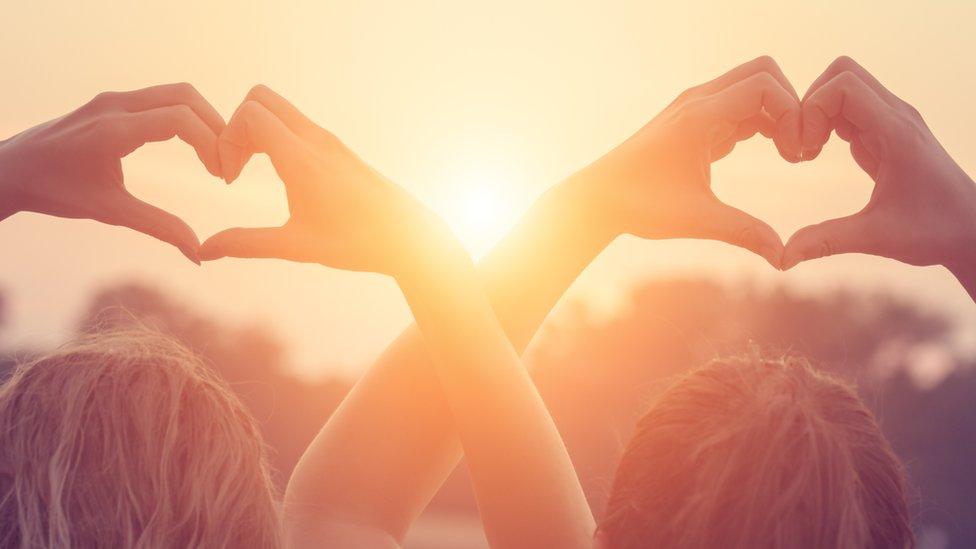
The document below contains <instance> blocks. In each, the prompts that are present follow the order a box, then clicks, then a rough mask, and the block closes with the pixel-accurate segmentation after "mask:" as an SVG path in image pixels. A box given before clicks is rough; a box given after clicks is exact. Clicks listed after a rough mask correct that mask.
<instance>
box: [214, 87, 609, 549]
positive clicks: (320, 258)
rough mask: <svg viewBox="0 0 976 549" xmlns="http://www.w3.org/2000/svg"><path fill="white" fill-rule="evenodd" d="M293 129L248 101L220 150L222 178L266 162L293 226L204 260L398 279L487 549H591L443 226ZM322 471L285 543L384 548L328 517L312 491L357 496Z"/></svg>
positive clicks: (548, 442)
mask: <svg viewBox="0 0 976 549" xmlns="http://www.w3.org/2000/svg"><path fill="white" fill-rule="evenodd" d="M260 91H261V90H259V92H260ZM271 99H274V100H281V99H280V98H278V97H276V96H274V97H272V98H271ZM281 101H283V100H281ZM281 106H283V107H285V108H291V107H290V106H287V105H281ZM284 112H285V116H286V119H287V115H288V114H289V113H290V114H294V115H296V116H298V115H297V112H296V111H293V110H286V111H284ZM291 121H292V126H291V127H289V126H287V125H286V124H285V123H284V122H283V120H282V119H281V118H278V117H277V116H275V114H273V113H272V111H270V110H269V109H267V108H266V107H264V106H263V105H262V104H261V103H257V102H254V101H247V102H245V103H244V104H243V105H242V106H241V107H240V108H239V109H238V111H237V113H235V114H234V116H233V118H232V119H231V121H230V123H229V125H228V127H227V130H226V132H225V133H224V135H222V136H221V143H220V154H221V162H222V165H224V166H225V167H227V170H228V171H227V173H228V174H231V176H233V175H235V174H236V171H237V170H239V168H240V166H241V165H242V163H243V161H245V160H246V158H247V157H248V156H250V154H251V152H255V151H260V152H267V153H268V154H269V156H270V157H271V160H272V162H273V163H274V166H275V169H276V170H277V172H278V174H279V175H280V176H281V177H282V179H283V180H284V182H285V186H286V189H287V194H288V203H289V209H290V211H291V218H290V219H289V221H288V222H287V223H286V224H285V225H284V226H282V227H275V228H264V229H231V230H229V231H225V232H223V233H221V234H219V235H217V236H215V237H213V238H212V239H211V240H208V242H207V244H206V245H205V246H204V249H203V250H202V256H203V257H204V258H205V259H213V258H216V257H220V256H223V255H246V256H249V257H280V258H283V259H290V260H295V261H305V262H317V263H322V264H325V265H330V266H334V267H341V268H345V269H349V270H368V271H374V272H380V273H385V274H390V275H393V276H395V277H396V278H397V280H398V281H399V282H400V284H401V287H402V288H403V289H404V293H405V295H406V297H407V300H408V303H409V304H410V306H411V309H412V310H413V311H414V313H415V317H416V318H417V321H418V325H419V326H420V328H421V329H422V331H423V334H424V338H423V339H424V345H425V347H426V348H427V349H428V350H429V351H430V353H431V356H432V357H433V360H432V364H433V367H434V369H435V371H436V373H437V375H438V379H439V383H438V381H437V380H435V382H434V383H435V384H436V385H437V386H439V387H442V388H443V393H444V394H445V396H446V401H447V403H448V408H449V413H450V414H451V416H452V417H453V419H454V424H455V425H456V427H457V432H458V433H459V435H460V438H461V440H462V443H463V446H464V449H465V451H466V453H467V455H468V456H469V457H470V458H471V463H472V479H473V482H474V485H475V490H476V493H477V494H478V500H479V505H480V508H481V511H482V516H483V519H484V523H485V526H486V529H487V531H488V533H489V536H490V537H491V538H492V539H493V542H494V543H495V545H497V546H502V547H539V546H552V547H573V546H586V545H589V543H590V539H589V538H590V534H591V532H592V530H593V519H592V516H591V515H590V511H589V507H588V506H587V504H586V500H585V497H584V496H583V492H582V489H581V487H580V485H579V481H578V479H577V478H576V474H575V471H574V469H573V467H572V463H571V462H570V461H569V457H568V455H567V453H566V449H565V447H564V445H563V443H562V439H561V438H560V436H559V433H558V431H557V430H556V429H555V426H554V425H553V423H552V420H551V418H550V417H549V413H548V411H547V410H546V408H545V405H544V404H543V402H542V400H541V398H540V397H539V395H538V393H537V392H536V389H535V386H534V384H533V383H532V381H531V380H530V379H529V377H528V374H527V373H526V372H525V370H524V369H523V368H522V366H521V364H520V361H519V359H518V355H517V353H515V351H514V350H513V349H512V347H511V344H510V343H509V341H508V337H507V335H506V334H505V332H504V330H502V329H501V327H500V326H499V324H498V321H497V319H496V318H495V314H494V311H493V310H492V307H491V305H490V303H489V301H488V299H487V298H486V297H485V295H484V289H483V288H482V286H481V282H480V280H479V279H478V277H477V276H476V274H475V270H474V266H473V264H472V263H471V260H470V258H469V257H468V256H467V254H466V253H465V252H464V251H463V250H462V249H461V247H460V245H459V244H458V243H457V241H456V239H454V238H453V237H451V236H450V232H449V231H448V230H447V229H446V228H445V227H443V224H442V223H441V222H440V221H439V220H436V218H435V217H434V216H432V214H430V213H429V212H427V211H426V209H425V208H423V207H422V206H421V205H420V204H419V203H417V202H416V201H415V200H413V199H412V198H411V197H409V196H408V195H407V194H406V193H404V192H403V191H402V190H401V189H399V188H398V187H396V186H395V185H392V184H391V183H390V182H389V181H387V180H386V179H385V178H383V177H382V176H381V175H379V174H377V173H376V172H375V171H373V170H371V169H370V168H369V167H368V166H366V165H365V164H364V163H362V161H360V160H359V159H358V158H356V157H355V155H353V154H352V153H351V152H350V151H349V150H348V149H346V148H345V147H344V146H343V145H342V144H341V143H340V142H338V140H335V139H334V138H333V137H331V136H330V135H328V134H327V133H326V132H325V131H324V130H321V129H318V131H314V132H313V131H309V132H304V130H314V128H313V127H311V126H308V125H298V124H297V123H296V122H301V123H302V124H305V123H306V122H307V120H304V118H301V119H291ZM414 398H416V395H415V396H414ZM374 419H379V418H374ZM374 427H375V428H378V427H379V425H378V424H376V423H365V424H363V423H361V424H358V425H350V428H351V431H350V433H349V434H350V435H354V434H356V433H357V432H358V433H359V434H360V435H362V436H368V435H369V432H370V431H371V430H372V429H373V428H374ZM326 448H327V449H328V451H329V453H330V454H336V453H338V454H346V455H347V457H346V458H345V459H346V460H349V461H348V463H355V467H362V466H363V464H362V463H356V461H357V460H356V459H354V458H357V457H358V458H368V459H372V457H373V456H376V455H379V456H381V458H382V459H380V460H378V462H380V463H381V462H383V461H387V462H395V461H398V460H399V459H400V458H401V456H402V455H403V454H402V453H395V454H391V453H377V452H376V451H370V452H368V453H366V454H363V455H355V454H354V455H353V456H351V457H352V458H353V459H350V456H348V454H349V449H347V448H342V447H335V446H330V445H326ZM352 450H353V451H354V452H358V451H359V450H358V447H354V448H352ZM311 455H312V457H313V458H317V457H319V456H316V455H315V454H314V452H313V453H312V454H311ZM340 461H344V460H340ZM318 465H319V462H313V467H312V468H310V469H309V471H308V472H309V473H311V474H323V475H325V474H328V473H331V476H330V478H325V477H310V476H308V475H306V476H305V477H304V478H305V481H306V482H308V483H309V484H308V486H310V487H311V488H314V490H308V489H305V490H302V489H299V490H297V491H296V490H290V491H289V494H288V495H287V496H286V501H285V509H284V517H285V532H286V538H287V539H288V541H289V542H290V543H291V544H292V545H310V544H320V543H322V542H332V543H335V542H338V541H339V540H342V541H343V542H349V543H351V542H352V541H351V540H356V541H355V544H356V545H360V546H361V545H374V544H375V545H380V546H382V545H389V544H390V541H391V540H390V538H389V537H388V536H385V535H383V532H382V530H381V529H377V528H373V527H372V526H371V525H370V524H368V523H366V524H363V523H357V522H356V521H355V520H354V518H355V513H352V514H346V513H345V512H342V511H338V512H332V508H330V507H328V505H323V504H322V499H323V496H322V495H321V493H320V492H318V490H317V489H318V488H319V485H320V484H326V485H329V484H339V485H343V486H344V487H346V488H354V489H355V488H358V487H356V486H350V485H349V483H347V482H346V480H345V479H346V476H347V473H350V471H345V470H343V471H331V472H326V471H323V470H322V469H320V468H319V467H318ZM351 472H355V471H351ZM303 487H305V485H299V488H303ZM387 489H388V495H389V496H390V497H392V498H402V496H403V494H401V493H400V491H399V490H397V489H396V487H387ZM377 496H379V493H374V494H370V497H377ZM326 501H328V500H327V499H326ZM323 509H328V511H326V512H324V511H323ZM516 510H518V512H516ZM309 518H311V519H312V520H309ZM357 536H358V537H357Z"/></svg>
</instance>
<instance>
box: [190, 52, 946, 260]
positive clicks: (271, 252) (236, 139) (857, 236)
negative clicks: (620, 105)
mask: <svg viewBox="0 0 976 549" xmlns="http://www.w3.org/2000/svg"><path fill="white" fill-rule="evenodd" d="M743 73H745V74H749V73H752V76H756V75H757V74H758V75H762V74H763V73H765V76H766V77H767V78H766V81H764V82H763V85H764V86H766V88H765V90H761V91H760V93H757V91H756V90H751V93H752V95H750V96H743V97H742V98H741V99H742V101H747V102H755V100H756V99H757V98H758V100H759V102H760V103H761V107H760V108H759V109H757V108H756V105H754V104H752V105H746V106H743V105H742V104H741V103H742V101H740V102H739V104H733V105H732V106H730V107H727V108H729V109H732V110H736V109H738V110H740V111H742V112H740V113H739V114H738V115H730V116H722V113H719V116H718V117H717V118H719V119H721V118H726V120H724V121H722V122H720V124H722V125H724V129H723V130H721V132H722V135H725V136H726V138H728V139H730V140H731V144H730V145H729V146H728V148H727V150H723V149H724V143H723V142H721V141H719V142H718V147H717V150H719V152H718V153H717V154H716V153H715V152H714V150H713V155H714V158H720V157H721V156H724V154H728V152H730V151H731V149H732V146H734V141H735V140H741V139H743V138H747V137H748V136H750V135H752V134H754V133H757V132H762V133H763V134H765V135H767V136H768V137H772V138H773V139H774V140H775V141H776V142H777V146H778V147H779V149H780V153H781V155H782V156H783V157H784V158H786V159H787V160H788V161H791V162H797V161H801V160H806V161H809V160H813V159H815V158H817V156H818V155H819V154H820V151H821V150H822V148H823V146H824V145H825V143H826V142H827V140H828V138H829V136H830V134H831V133H832V132H833V131H836V133H837V135H838V136H839V137H841V139H843V140H845V141H847V142H849V143H850V146H851V152H852V156H853V158H854V160H855V161H856V163H857V165H858V166H860V167H861V168H862V169H863V170H864V171H865V172H867V173H868V175H870V176H871V177H872V179H874V180H875V184H876V186H875V192H874V193H873V194H872V197H871V200H870V201H869V203H868V205H867V206H866V207H865V208H864V209H862V210H861V211H859V212H858V213H856V214H854V215H851V216H847V217H842V218H837V219H831V220H827V221H824V222H821V223H818V224H815V225H810V226H807V227H805V228H803V229H800V230H799V231H797V232H796V233H795V234H794V235H793V236H792V237H791V238H790V239H789V241H788V242H787V244H786V245H785V246H783V244H782V240H781V239H779V238H778V237H776V239H777V241H778V243H779V254H778V255H779V257H773V258H770V257H768V256H769V255H770V254H769V253H762V255H763V256H764V257H766V258H767V260H770V263H772V264H773V265H774V266H775V267H777V268H780V269H788V268H791V267H792V266H794V265H796V264H797V263H799V262H801V261H804V260H808V259H814V258H817V257H823V256H826V255H832V254H835V253H845V252H862V253H874V254H878V255H886V256H888V257H895V258H898V259H902V260H903V261H908V262H910V263H918V264H930V263H927V262H930V259H928V258H907V259H906V258H905V257H899V256H898V253H897V251H892V250H890V249H886V248H885V246H884V245H881V244H879V242H880V239H879V238H878V236H879V234H878V233H879V231H880V232H883V231H884V230H885V227H884V223H879V220H881V221H884V218H885V217H887V218H889V219H890V218H891V217H892V214H897V213H899V212H897V209H898V204H897V203H894V204H893V203H892V202H893V201H892V200H890V199H887V198H886V197H887V196H888V195H890V194H891V193H889V192H887V191H886V187H893V186H894V185H895V184H894V183H892V182H890V181H887V180H886V179H885V178H884V177H883V174H882V172H883V171H884V170H882V167H883V166H884V165H885V163H887V162H889V160H890V159H889V157H888V156H887V155H888V154H889V152H890V151H891V150H892V148H891V144H892V139H891V135H890V134H898V133H899V132H901V133H904V132H903V131H901V130H903V129H904V128H901V127H900V126H898V124H895V123H892V121H893V120H895V121H899V123H902V122H905V121H906V120H908V121H909V122H912V121H913V120H914V121H917V122H918V123H921V125H922V126H924V123H922V122H921V119H920V117H918V116H917V112H916V111H914V109H912V108H911V107H910V106H908V105H907V103H904V102H903V101H901V100H900V99H898V98H897V97H895V96H894V95H893V94H891V93H890V92H888V91H887V90H886V89H884V87H883V86H881V84H880V83H879V82H878V81H877V80H876V79H874V77H873V76H871V75H870V74H869V73H867V71H865V70H864V69H863V68H862V67H860V66H859V65H858V64H857V63H855V62H854V61H853V60H851V59H849V58H841V59H838V60H837V61H835V62H834V63H833V64H832V65H831V66H830V67H828V69H827V70H826V71H825V72H824V73H823V74H822V75H821V76H820V77H819V78H818V79H817V80H816V81H815V82H814V83H813V84H812V85H811V87H810V89H809V91H808V92H807V93H806V94H805V96H804V97H803V98H802V99H801V98H800V97H798V96H797V95H796V93H795V92H794V91H793V90H792V87H791V86H789V83H788V82H787V81H786V79H785V76H783V75H782V71H780V69H779V67H777V66H776V64H775V62H773V61H772V59H770V58H765V57H764V58H759V59H757V60H754V61H752V62H750V63H747V64H745V65H743V66H741V67H738V68H737V69H734V70H733V71H730V73H729V75H732V74H739V75H740V76H741V74H743ZM727 77H728V75H726V77H725V78H727ZM718 80H722V79H721V78H720V79H717V80H716V82H717V81H718ZM772 80H775V82H778V83H779V84H775V85H776V86H778V85H780V84H782V85H783V88H777V89H776V90H774V91H775V92H776V93H779V92H781V91H784V92H785V88H787V87H788V88H789V91H790V93H791V94H792V99H791V100H786V101H784V100H783V97H782V95H785V93H784V94H781V97H779V98H778V99H777V100H774V101H773V103H776V102H778V103H779V104H778V106H774V109H773V110H774V111H777V112H778V113H779V115H778V116H779V117H783V116H785V115H786V114H789V115H790V116H793V117H794V120H795V121H798V123H794V124H792V126H791V127H790V129H789V131H791V132H793V131H795V132H796V133H797V134H798V135H795V136H786V137H784V136H783V135H777V134H776V132H777V131H780V130H781V129H782V128H783V127H785V126H783V125H780V124H778V122H779V121H780V119H777V120H774V121H773V120H770V118H771V113H770V112H769V111H768V110H767V111H766V112H765V113H763V112H762V109H763V108H766V107H767V103H766V97H765V95H766V92H767V91H768V90H769V89H770V88H769V86H770V85H773V84H771V82H770V81H772ZM710 84H714V82H713V83H710ZM707 86H708V85H704V86H699V88H705V87H707ZM689 91H695V89H693V90H689ZM686 93H687V92H686ZM739 95H742V94H739ZM692 97H693V96H692ZM680 100H681V98H679V101H680ZM269 102H270V103H274V104H273V105H266V104H265V103H269ZM786 102H792V105H793V107H789V106H787V107H786V108H784V107H783V106H784V104H785V103H786ZM265 107H267V108H265ZM721 108H725V107H721ZM242 109H248V110H249V112H248V113H247V114H248V115H249V116H248V117H242V119H243V121H242V120H238V121H237V124H235V119H237V118H238V114H239V113H240V112H241V110H242ZM669 109H670V107H669ZM750 109H752V111H751V112H752V114H755V113H756V112H758V113H759V114H760V116H764V117H765V119H766V120H765V121H761V122H759V123H757V122H755V121H752V122H750V121H749V120H745V118H743V117H744V116H746V115H747V111H750ZM786 111H791V112H788V113H787V112H786ZM272 113H273V114H272ZM784 113H786V114H784ZM711 114H712V115H715V114H716V113H715V112H712V113H711ZM739 115H742V116H743V117H740V116H739ZM733 118H734V119H736V120H744V122H738V123H737V124H740V125H744V126H745V128H743V127H735V126H734V124H736V123H733V127H732V128H729V126H730V124H729V122H730V120H731V119H733ZM753 118H759V116H754V117H753ZM916 119H917V120H916ZM248 125H254V126H261V129H260V130H258V131H255V132H254V133H255V134H261V135H248V134H249V133H250V132H249V130H248ZM750 125H751V126H753V127H751V128H750ZM760 126H762V127H760ZM774 128H775V129H774ZM784 131H785V130H784ZM740 134H741V135H740ZM794 137H795V138H794ZM933 140H934V138H933ZM218 141H219V144H218V148H219V150H220V156H221V163H222V165H223V169H224V172H225V173H223V176H224V178H225V179H226V180H227V181H228V182H230V181H233V180H234V179H235V178H236V177H237V176H238V175H239V174H240V171H241V169H242V168H243V166H244V165H245V164H246V163H247V161H248V159H249V158H250V156H251V155H252V154H253V153H254V152H265V153H268V155H269V156H270V157H271V160H272V163H273V164H274V166H275V169H276V171H277V172H278V173H279V175H280V176H281V177H282V179H283V180H284V181H285V183H286V185H285V186H286V192H287V194H288V198H289V207H290V210H291V213H292V219H290V220H289V222H287V223H286V225H285V226H282V227H273V228H254V229H229V230H226V231H222V232H221V233H218V234H217V235H215V236H213V237H211V239H209V240H208V241H207V242H205V243H204V245H203V247H202V248H201V257H202V258H203V259H216V258H218V257H224V256H238V257H285V258H286V259H296V260H299V261H313V260H314V258H313V257H311V255H315V254H318V253H323V252H322V250H315V251H314V252H315V254H310V253H309V252H308V250H307V249H306V250H304V251H303V250H301V248H302V246H298V245H295V241H296V239H304V240H305V241H306V242H305V243H304V246H305V247H306V248H307V247H309V246H312V247H314V246H321V245H320V244H312V245H310V244H309V243H308V242H309V241H310V240H313V239H315V236H314V232H313V231H308V230H304V234H300V233H302V230H300V229H308V226H309V225H318V226H321V227H324V226H326V225H329V224H330V222H329V221H328V220H326V221H317V220H315V218H316V217H319V218H328V217H330V215H331V216H337V217H346V218H348V217H350V216H351V214H352V215H360V214H361V213H363V212H366V214H365V215H364V217H367V218H371V219H373V220H376V219H381V218H383V215H379V216H376V215H372V216H371V215H369V214H370V213H371V212H370V209H371V208H372V206H371V205H370V204H369V201H367V200H363V199H362V198H361V197H360V198H359V199H358V202H357V201H356V200H354V201H353V202H352V203H350V204H346V205H345V206H346V209H345V211H342V210H335V211H331V212H330V214H329V215H326V214H323V213H322V212H315V211H305V212H302V211H301V210H309V209H312V208H309V207H308V206H307V205H306V204H305V203H304V201H303V200H300V199H296V197H293V196H292V195H293V191H296V192H300V193H305V194H306V195H321V194H323V191H322V190H310V189H308V188H306V189H304V190H301V191H297V190H296V189H293V188H292V185H289V182H288V180H289V179H292V180H293V181H295V180H301V179H309V178H308V177H303V176H300V175H299V176H296V175H295V171H296V168H295V166H298V165H302V166H303V169H309V166H308V163H309V160H308V159H307V158H299V156H300V155H297V154H296V151H298V150H302V151H303V152H302V154H307V151H305V150H304V149H309V148H312V149H314V148H317V147H320V146H321V147H324V148H325V149H330V148H331V149H334V150H339V149H342V150H343V151H344V152H345V153H348V154H345V157H346V158H340V159H339V160H338V161H337V160H336V159H335V158H330V159H327V160H326V161H325V162H324V165H326V166H328V168H327V169H325V171H323V170H322V169H318V170H316V169H315V168H310V169H311V170H312V172H313V173H318V174H319V176H321V177H323V178H324V179H327V180H330V185H331V184H332V180H335V179H336V177H335V175H336V174H339V175H340V176H342V177H340V179H342V178H343V177H344V178H345V179H346V181H345V183H344V184H345V185H346V188H352V187H354V186H355V185H356V184H357V183H356V182H355V181H356V176H359V177H361V178H362V179H364V180H367V181H370V184H374V183H375V180H377V179H378V180H380V185H381V186H382V181H385V180H383V179H382V177H381V176H379V177H378V174H376V173H375V172H373V171H372V170H371V169H370V168H369V167H368V166H366V165H365V164H363V163H362V162H361V161H359V160H358V158H356V157H355V155H354V154H352V153H351V152H349V151H348V150H347V149H345V148H344V147H343V146H342V145H341V143H340V142H338V140H337V139H335V137H334V136H332V135H331V134H329V133H328V132H327V131H325V130H323V129H322V128H319V127H318V126H316V125H315V124H314V123H312V122H311V121H309V120H308V119H306V118H305V117H304V115H302V114H301V113H300V112H299V111H298V110H297V109H295V108H294V107H293V106H292V105H291V104H290V103H288V102H287V101H285V100H284V99H283V98H281V97H280V96H277V94H274V92H271V91H270V90H268V89H267V88H265V87H263V86H258V87H256V88H254V89H253V90H252V91H251V93H249V94H248V97H247V98H246V99H245V101H244V102H243V103H242V105H241V107H239V108H238V112H236V113H235V116H234V118H232V121H231V123H230V124H229V125H228V126H227V128H226V129H225V130H224V133H223V134H222V135H221V136H220V139H219V140H218ZM679 141H680V140H679ZM637 142H638V145H637V147H638V148H639V143H640V142H641V141H640V140H637ZM784 143H792V146H784ZM713 147H714V145H713ZM632 149H633V147H632ZM631 152H633V151H631ZM311 156H313V157H314V156H316V155H315V154H314V153H313V154H312V155H311ZM327 156H331V155H327ZM340 156H342V155H340ZM632 156H633V155H632ZM228 159H229V161H228ZM318 160H321V159H318ZM706 171H707V169H706ZM289 172H291V175H289ZM706 180H707V182H708V184H709V185H710V178H708V177H706ZM387 183H388V182H387ZM293 185H294V184H293ZM300 186H302V187H308V186H307V185H304V184H301V185H300ZM357 193H360V194H361V193H362V191H361V190H358V189H357V190H355V191H354V192H353V193H351V194H357ZM372 196H377V195H376V194H375V193H374V195H372ZM712 196H713V198H714V195H712ZM316 198H317V199H318V200H319V204H326V203H327V202H323V201H321V196H317V197H316ZM715 201H717V199H715ZM721 205H722V206H724V207H725V208H726V210H729V209H731V210H734V208H731V207H729V206H727V205H724V204H721ZM710 211H716V212H720V211H721V210H718V209H715V210H710ZM879 212H880V213H879ZM701 213H702V214H704V215H703V217H707V216H708V212H707V211H702V212H701ZM724 213H728V212H727V211H726V212H723V214H724ZM737 213H738V214H740V216H739V221H741V219H742V218H743V217H749V216H748V215H747V214H745V213H744V212H741V211H737ZM296 217H303V218H304V222H295V223H293V222H292V221H293V220H295V219H296ZM901 219H904V217H902V218H901ZM753 221H754V226H757V225H758V224H761V221H758V220H755V219H753ZM297 225H305V227H299V228H296V226H297ZM713 225H714V223H713ZM739 225H740V227H741V223H740V224H739ZM321 227H320V228H321ZM766 227H767V228H768V226H766ZM347 228H348V225H347ZM713 228H714V227H713ZM727 228H728V227H726V229H727ZM770 230H771V229H770ZM690 232H691V231H690ZM773 232H775V231H773ZM322 234H334V233H332V232H329V231H323V232H319V233H318V235H322ZM701 234H702V237H705V238H715V236H711V235H707V234H704V232H702V233H701ZM713 234H714V231H713ZM359 236H360V237H362V235H359ZM374 236H375V235H374ZM678 236H689V235H678ZM666 237H667V236H664V238H666ZM649 238H653V236H649ZM719 238H720V239H722V240H727V241H730V242H733V243H737V244H739V245H743V246H744V247H747V248H750V249H752V250H753V251H757V246H756V245H755V244H753V245H752V246H749V245H744V244H743V243H742V242H741V241H742V240H743V238H738V239H737V238H733V237H728V236H721V237H719ZM318 239H319V240H321V238H320V237H319V238H318ZM340 240H341V239H340ZM283 250H285V251H283ZM289 250H290V251H289ZM767 252H768V250H767ZM337 263H338V264H336V265H334V266H339V264H341V263H342V262H341V261H339V262H337ZM329 264H332V263H329ZM350 267H351V268H354V269H356V268H360V267H361V268H368V267H364V265H360V264H357V265H351V266H350Z"/></svg>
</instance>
